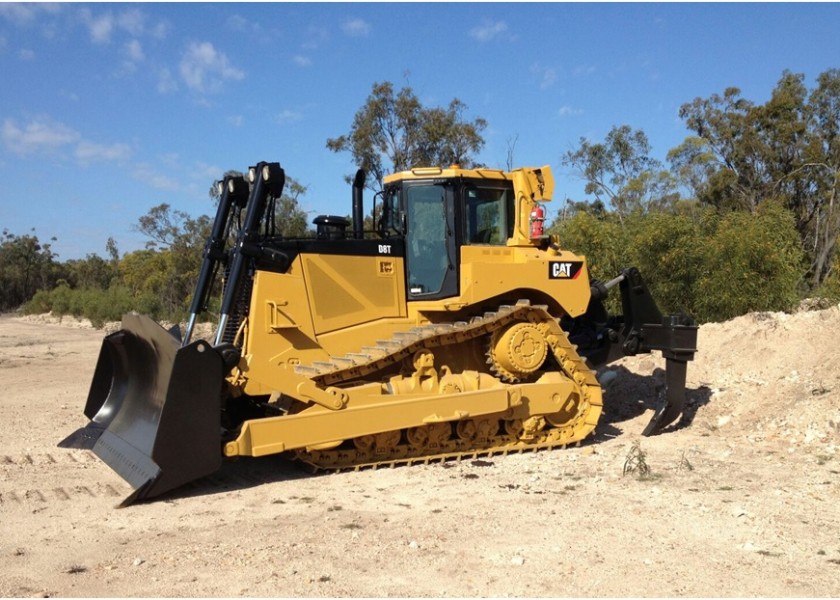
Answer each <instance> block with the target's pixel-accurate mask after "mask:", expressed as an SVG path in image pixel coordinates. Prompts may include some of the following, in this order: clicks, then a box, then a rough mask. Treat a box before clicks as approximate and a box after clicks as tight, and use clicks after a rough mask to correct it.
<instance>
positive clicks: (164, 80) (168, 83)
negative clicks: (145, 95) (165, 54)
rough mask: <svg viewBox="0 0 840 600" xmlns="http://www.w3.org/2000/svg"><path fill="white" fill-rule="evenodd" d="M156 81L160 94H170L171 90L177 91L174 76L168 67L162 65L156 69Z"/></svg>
mask: <svg viewBox="0 0 840 600" xmlns="http://www.w3.org/2000/svg"><path fill="white" fill-rule="evenodd" d="M157 76H158V82H157V91H158V93H160V94H171V93H172V92H177V91H178V82H177V81H176V79H175V76H174V75H172V71H170V70H169V69H168V68H166V67H163V68H162V69H160V71H158V74H157Z"/></svg>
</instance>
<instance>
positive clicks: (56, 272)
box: [0, 229, 64, 311]
mask: <svg viewBox="0 0 840 600" xmlns="http://www.w3.org/2000/svg"><path fill="white" fill-rule="evenodd" d="M54 240H55V238H53V241H54ZM55 258H56V255H55V253H53V251H52V250H51V248H50V244H42V243H41V242H40V241H38V236H36V235H34V230H33V235H15V234H13V233H10V232H9V231H8V230H7V229H4V230H3V234H2V238H0V311H6V310H12V309H15V308H17V307H18V306H20V305H21V304H23V303H24V302H26V301H27V300H29V299H30V298H31V297H32V296H33V295H34V294H35V292H36V291H37V290H39V289H48V288H50V287H52V286H53V285H55V283H56V282H57V281H58V280H59V279H60V278H61V277H62V276H63V275H64V273H63V271H62V268H61V265H60V264H58V263H56V262H55V260H54V259H55Z"/></svg>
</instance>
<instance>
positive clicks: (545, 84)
mask: <svg viewBox="0 0 840 600" xmlns="http://www.w3.org/2000/svg"><path fill="white" fill-rule="evenodd" d="M530 71H531V73H532V74H533V75H535V76H536V77H537V78H538V79H539V80H540V89H541V90H546V89H548V88H550V87H551V86H552V85H554V84H555V83H556V82H557V70H556V69H554V67H545V66H543V65H541V64H539V63H537V64H534V65H531V68H530Z"/></svg>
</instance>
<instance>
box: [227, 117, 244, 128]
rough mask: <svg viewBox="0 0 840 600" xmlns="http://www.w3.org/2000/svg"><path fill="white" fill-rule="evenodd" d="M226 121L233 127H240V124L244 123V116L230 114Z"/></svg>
mask: <svg viewBox="0 0 840 600" xmlns="http://www.w3.org/2000/svg"><path fill="white" fill-rule="evenodd" d="M227 122H228V123H229V124H230V125H232V126H233V127H242V124H243V123H245V117H243V116H242V115H230V116H229V117H228V118H227Z"/></svg>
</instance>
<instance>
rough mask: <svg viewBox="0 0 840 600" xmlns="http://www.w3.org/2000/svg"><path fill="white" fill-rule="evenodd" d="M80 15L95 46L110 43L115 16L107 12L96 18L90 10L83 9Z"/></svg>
mask: <svg viewBox="0 0 840 600" xmlns="http://www.w3.org/2000/svg"><path fill="white" fill-rule="evenodd" d="M80 14H81V16H82V23H84V25H85V27H87V29H88V33H89V34H90V39H91V41H92V42H93V43H94V44H108V43H110V41H111V33H112V32H113V31H114V15H112V14H111V13H110V12H107V13H104V14H101V15H98V16H94V15H93V13H92V12H91V11H90V10H89V9H83V10H82V11H81V13H80Z"/></svg>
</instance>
